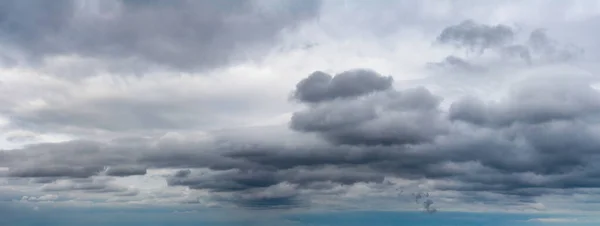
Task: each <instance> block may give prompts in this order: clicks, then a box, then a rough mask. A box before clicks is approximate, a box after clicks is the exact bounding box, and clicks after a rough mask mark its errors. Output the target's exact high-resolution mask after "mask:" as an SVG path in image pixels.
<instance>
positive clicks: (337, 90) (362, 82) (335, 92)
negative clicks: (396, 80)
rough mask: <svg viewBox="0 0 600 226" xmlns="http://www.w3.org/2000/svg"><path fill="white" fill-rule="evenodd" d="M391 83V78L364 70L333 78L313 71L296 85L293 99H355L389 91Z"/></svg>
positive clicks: (316, 100)
mask: <svg viewBox="0 0 600 226" xmlns="http://www.w3.org/2000/svg"><path fill="white" fill-rule="evenodd" d="M392 82H393V79H392V77H390V76H382V75H380V74H378V73H377V72H374V71H371V70H366V69H356V70H350V71H345V72H342V73H340V74H337V75H335V76H331V75H329V74H327V73H324V72H321V71H315V72H313V73H312V74H311V75H310V76H308V77H307V78H305V79H303V80H302V81H300V82H299V83H298V84H297V85H296V91H294V94H293V97H294V98H295V99H297V100H299V101H302V102H307V103H317V102H322V101H329V100H334V99H337V98H350V97H357V96H361V95H364V94H367V93H371V92H375V91H381V90H386V89H389V88H390V87H391V86H392Z"/></svg>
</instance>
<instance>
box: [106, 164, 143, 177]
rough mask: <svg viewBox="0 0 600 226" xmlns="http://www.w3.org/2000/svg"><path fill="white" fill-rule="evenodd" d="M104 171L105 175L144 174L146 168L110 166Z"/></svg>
mask: <svg viewBox="0 0 600 226" xmlns="http://www.w3.org/2000/svg"><path fill="white" fill-rule="evenodd" d="M104 173H105V174H106V175H107V176H115V177H126V176H136V175H146V168H145V167H140V166H110V167H108V169H107V170H106V171H105V172H104Z"/></svg>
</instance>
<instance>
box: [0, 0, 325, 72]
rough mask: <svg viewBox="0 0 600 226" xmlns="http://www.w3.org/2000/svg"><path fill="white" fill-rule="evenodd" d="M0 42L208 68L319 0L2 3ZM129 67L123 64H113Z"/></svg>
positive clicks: (142, 63)
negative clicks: (273, 0)
mask: <svg viewBox="0 0 600 226" xmlns="http://www.w3.org/2000/svg"><path fill="white" fill-rule="evenodd" d="M0 8H2V10H1V11H0V33H1V34H2V35H3V37H5V38H4V39H3V44H5V45H7V46H10V47H12V48H13V49H16V50H17V51H19V52H21V53H22V54H23V55H24V56H25V57H26V58H28V59H30V60H32V61H33V62H41V61H43V58H44V57H47V56H54V55H78V56H83V57H91V58H97V59H102V60H104V61H112V62H111V63H113V64H115V65H117V66H118V63H119V62H120V61H128V62H132V63H131V64H130V65H129V68H131V67H132V66H134V67H137V68H139V69H143V68H145V67H147V66H149V65H161V66H166V67H169V68H177V69H183V70H196V69H207V68H212V67H215V66H218V65H222V64H225V63H228V62H230V61H232V60H240V59H242V60H244V59H246V57H252V56H256V55H251V56H250V55H246V54H242V53H244V52H246V53H247V54H251V53H252V52H257V51H258V50H259V49H261V48H265V47H266V46H268V45H269V44H271V43H272V42H273V41H274V40H275V39H276V38H277V35H278V34H279V33H280V31H281V30H284V29H289V28H293V27H294V26H297V25H298V24H300V23H301V22H302V21H305V20H307V19H311V18H313V17H314V16H316V15H317V14H318V12H319V8H320V2H319V1H313V0H310V1H294V0H289V1H288V0H286V1H281V2H278V3H277V4H275V5H267V4H264V1H261V0H253V1H239V0H234V1H226V2H221V1H217V2H215V1H206V0H200V1H187V0H177V1H163V0H159V1H129V0H110V1H70V0H59V1H53V2H52V3H49V2H47V1H43V0H42V1H39V0H34V1H27V2H23V1H3V3H2V7H0ZM118 67H123V68H128V67H126V66H118Z"/></svg>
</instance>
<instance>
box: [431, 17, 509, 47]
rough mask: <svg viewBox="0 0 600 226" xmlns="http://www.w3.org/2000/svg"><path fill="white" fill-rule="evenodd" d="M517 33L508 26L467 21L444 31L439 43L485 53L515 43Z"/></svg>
mask: <svg viewBox="0 0 600 226" xmlns="http://www.w3.org/2000/svg"><path fill="white" fill-rule="evenodd" d="M514 36H515V32H514V31H513V30H512V29H511V28H510V27H508V26H506V25H502V24H498V25H494V26H490V25H485V24H478V23H476V22H474V21H472V20H466V21H463V22H461V23H460V24H457V25H453V26H449V27H447V28H445V29H444V30H442V32H441V33H440V35H439V36H438V37H437V41H438V42H440V43H443V44H450V45H455V46H458V47H464V48H467V49H469V50H470V51H477V52H483V51H485V50H486V49H489V48H496V47H501V46H504V45H506V44H508V43H510V42H512V41H513V39H514Z"/></svg>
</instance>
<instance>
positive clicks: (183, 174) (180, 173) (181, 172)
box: [173, 169, 192, 177]
mask: <svg viewBox="0 0 600 226" xmlns="http://www.w3.org/2000/svg"><path fill="white" fill-rule="evenodd" d="M191 173H192V171H191V170H189V169H185V170H178V171H177V172H175V175H173V176H174V177H187V176H189V175H190V174H191Z"/></svg>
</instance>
